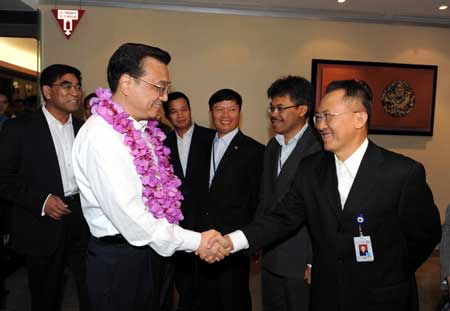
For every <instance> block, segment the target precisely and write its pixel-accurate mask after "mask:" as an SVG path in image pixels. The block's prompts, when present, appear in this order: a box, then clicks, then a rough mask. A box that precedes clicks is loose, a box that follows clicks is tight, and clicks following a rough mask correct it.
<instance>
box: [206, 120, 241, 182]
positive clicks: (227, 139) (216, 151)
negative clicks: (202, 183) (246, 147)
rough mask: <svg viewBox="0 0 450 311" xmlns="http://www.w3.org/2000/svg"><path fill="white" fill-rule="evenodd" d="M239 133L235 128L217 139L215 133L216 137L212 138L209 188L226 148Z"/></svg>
mask: <svg viewBox="0 0 450 311" xmlns="http://www.w3.org/2000/svg"><path fill="white" fill-rule="evenodd" d="M238 132H239V128H235V129H234V130H232V131H231V132H229V133H227V134H225V135H223V136H222V137H219V136H218V135H217V133H216V137H214V142H213V147H212V148H211V164H210V169H209V186H211V183H212V181H213V179H214V174H215V173H216V170H217V168H218V167H219V164H220V161H221V160H222V158H223V155H224V154H225V151H227V149H228V146H229V145H230V143H231V141H232V140H233V138H234V136H236V134H237V133H238Z"/></svg>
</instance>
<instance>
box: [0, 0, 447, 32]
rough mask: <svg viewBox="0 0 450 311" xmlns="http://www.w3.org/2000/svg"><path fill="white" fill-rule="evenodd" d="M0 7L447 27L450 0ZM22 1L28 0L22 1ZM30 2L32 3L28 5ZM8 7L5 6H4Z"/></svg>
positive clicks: (69, 1) (16, 1)
mask: <svg viewBox="0 0 450 311" xmlns="http://www.w3.org/2000/svg"><path fill="white" fill-rule="evenodd" d="M0 2H1V3H0V9H5V6H11V8H10V9H17V8H19V9H20V7H24V6H25V7H28V9H30V6H31V7H34V5H33V3H40V4H52V5H53V4H55V3H56V4H57V5H73V6H76V7H79V5H80V2H81V5H82V6H90V5H92V6H110V7H124V8H150V9H160V10H175V11H188V12H205V13H224V14H241V15H258V16H274V17H287V18H307V19H324V20H340V21H356V22H374V23H402V24H415V25H422V26H438V27H450V9H447V10H445V11H439V10H438V7H439V6H440V5H443V4H447V5H449V6H450V0H347V1H346V2H345V3H343V4H339V3H337V1H336V0H81V1H80V0H1V1H0ZM24 3H28V5H25V4H24ZM30 3H31V5H30ZM6 9H8V8H6Z"/></svg>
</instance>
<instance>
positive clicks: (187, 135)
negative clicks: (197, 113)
mask: <svg viewBox="0 0 450 311" xmlns="http://www.w3.org/2000/svg"><path fill="white" fill-rule="evenodd" d="M193 133H194V123H192V125H191V127H190V128H189V129H188V130H187V131H186V133H184V135H183V137H180V136H179V135H178V133H177V131H175V135H177V139H180V140H183V139H185V138H190V137H192V134H193Z"/></svg>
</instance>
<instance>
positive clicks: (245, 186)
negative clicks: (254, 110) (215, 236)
mask: <svg viewBox="0 0 450 311" xmlns="http://www.w3.org/2000/svg"><path fill="white" fill-rule="evenodd" d="M241 106H242V98H241V96H240V95H239V94H238V93H237V92H236V91H234V90H230V89H222V90H219V91H217V92H215V93H214V94H213V95H212V96H211V98H210V99H209V109H210V112H211V118H212V123H213V125H214V127H215V128H216V130H217V133H216V135H215V137H214V140H212V141H211V142H210V144H209V147H210V149H209V150H210V151H209V153H208V154H209V155H210V157H209V160H208V162H207V165H208V166H209V172H210V173H209V192H208V194H207V195H206V197H204V202H203V204H202V205H201V211H200V213H199V215H198V219H197V226H198V227H197V229H198V230H202V229H206V228H217V230H218V231H220V232H221V233H228V232H230V231H233V230H236V229H237V228H240V227H242V226H244V225H246V224H248V223H249V222H250V221H251V220H252V219H253V217H254V213H255V210H256V207H257V202H258V192H259V185H260V177H261V171H262V160H263V152H264V146H263V145H262V144H260V143H258V142H256V141H255V140H253V139H252V138H250V137H248V136H246V135H244V134H243V133H242V132H241V131H240V130H239V121H240V111H241ZM207 180H208V179H207ZM249 270H250V261H249V258H248V257H246V256H245V255H243V254H233V255H230V256H229V257H228V258H227V259H226V260H224V261H223V262H220V263H218V264H216V265H208V264H206V263H203V262H200V263H199V266H198V274H199V299H198V303H197V304H198V310H216V311H250V310H251V297H250V290H249V284H248V283H249V272H250V271H249Z"/></svg>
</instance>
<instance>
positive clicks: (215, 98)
mask: <svg viewBox="0 0 450 311" xmlns="http://www.w3.org/2000/svg"><path fill="white" fill-rule="evenodd" d="M223 100H234V101H235V102H236V104H237V105H238V106H239V110H241V107H242V97H241V95H239V93H238V92H236V91H234V90H232V89H221V90H218V91H217V92H215V93H214V94H212V95H211V97H210V98H209V101H208V104H209V110H212V108H213V106H214V104H215V103H218V102H221V101H223Z"/></svg>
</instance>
